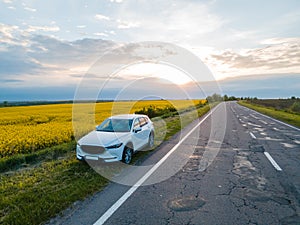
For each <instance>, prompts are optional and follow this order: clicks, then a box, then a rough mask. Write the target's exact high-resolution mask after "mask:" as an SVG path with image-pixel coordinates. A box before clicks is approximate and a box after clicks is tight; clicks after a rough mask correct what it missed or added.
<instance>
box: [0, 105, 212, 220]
mask: <svg viewBox="0 0 300 225" xmlns="http://www.w3.org/2000/svg"><path fill="white" fill-rule="evenodd" d="M105 104H112V103H111V102H110V103H97V106H96V114H97V118H96V122H97V123H100V122H101V121H102V120H103V119H105V118H106V117H107V116H109V111H110V112H111V108H109V105H105ZM119 104H120V105H123V109H124V111H126V109H127V108H128V105H129V106H130V107H132V111H131V112H135V111H140V110H148V109H149V108H151V110H152V111H151V110H150V111H149V112H153V111H154V113H156V117H155V118H153V121H154V126H155V127H156V129H157V130H158V131H160V129H159V126H164V127H166V128H167V129H166V130H165V133H164V134H163V135H160V134H159V133H158V134H156V140H155V141H156V143H161V142H162V141H163V140H166V139H169V138H170V137H171V136H172V135H174V134H175V133H176V132H178V131H179V130H181V129H182V128H183V127H184V126H186V125H187V124H189V123H190V122H192V121H193V120H194V119H196V118H197V117H198V116H201V115H203V114H205V113H206V112H208V111H209V110H210V106H212V105H213V106H214V105H216V104H217V103H214V104H211V105H209V104H207V103H206V100H195V101H193V102H192V103H191V101H185V100H182V101H181V100H180V101H174V102H169V101H165V100H161V101H143V102H138V103H136V104H135V105H134V106H132V104H131V103H130V102H120V103H119ZM174 105H175V107H176V110H174V109H172V108H171V106H174ZM105 107H106V108H109V109H107V112H106V108H105ZM71 109H72V107H71V105H69V104H63V105H43V106H28V107H7V108H1V109H0V110H2V111H1V115H2V118H0V128H1V131H0V132H2V133H1V136H0V138H1V143H0V144H2V147H3V146H5V145H6V146H7V145H8V146H9V147H8V148H2V147H1V148H0V153H1V155H0V156H1V157H0V193H1V198H0V224H41V223H44V222H46V221H47V220H49V219H50V218H51V217H53V216H55V215H56V214H58V213H59V212H61V211H62V210H63V209H65V208H67V207H69V206H71V205H72V204H73V203H74V202H76V201H78V200H82V199H84V198H86V197H87V196H90V195H92V194H93V193H95V192H98V191H100V190H102V189H103V188H104V187H105V186H106V185H107V184H108V182H109V181H108V180H107V179H105V178H104V177H102V176H100V175H99V174H98V173H96V172H95V171H94V170H93V169H92V168H91V167H90V166H89V165H87V164H85V163H82V162H79V161H77V160H76V156H75V146H76V141H75V140H74V135H73V134H72V132H66V130H69V129H71V128H72V127H71V124H72V110H71ZM121 111H122V110H121ZM100 112H102V114H100ZM147 112H148V111H147ZM120 113H121V112H120ZM157 115H159V116H157ZM162 121H163V123H162ZM94 122H95V121H94ZM58 123H61V124H62V125H61V126H60V127H58V126H57V124H58ZM41 124H42V125H44V126H47V129H48V130H53V131H56V134H57V135H62V136H63V135H65V137H66V138H65V139H63V140H61V141H60V142H47V143H48V145H45V144H43V145H39V143H38V142H39V141H42V142H43V141H44V139H43V137H42V138H39V137H40V136H41V135H43V134H44V133H43V132H39V131H38V128H39V126H40V125H41ZM53 125H55V126H53ZM7 126H11V127H14V128H15V129H12V128H10V129H6V128H7ZM25 127H27V129H26V132H23V130H22V129H23V128H24V129H25ZM30 128H31V129H30ZM47 129H46V130H47ZM91 129H93V127H91ZM3 130H4V131H3ZM7 130H9V131H10V132H13V133H14V134H7ZM49 133H51V134H55V132H52V131H51V132H49ZM2 135H3V136H4V137H3V136H2ZM5 135H9V136H5ZM28 137H30V138H31V140H33V141H32V142H30V144H28V145H26V144H22V145H17V144H16V143H22V141H21V140H23V141H24V143H26V138H28ZM52 137H53V139H56V140H59V139H57V136H55V135H54V136H52ZM6 138H10V140H9V141H8V140H7V139H6ZM162 139H163V140H162ZM18 141H19V142H18ZM156 145H157V144H156ZM19 146H21V147H19ZM26 146H27V147H26ZM3 149H5V150H3ZM148 153H149V152H141V153H138V154H137V155H136V156H135V158H136V159H139V158H142V157H143V156H145V155H146V154H148Z"/></svg>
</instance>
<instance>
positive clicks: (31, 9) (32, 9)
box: [24, 7, 36, 12]
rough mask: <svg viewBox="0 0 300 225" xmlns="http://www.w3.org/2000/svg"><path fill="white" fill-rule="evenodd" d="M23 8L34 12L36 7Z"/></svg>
mask: <svg viewBox="0 0 300 225" xmlns="http://www.w3.org/2000/svg"><path fill="white" fill-rule="evenodd" d="M24 9H25V10H27V11H30V12H36V9H34V8H30V7H24Z"/></svg>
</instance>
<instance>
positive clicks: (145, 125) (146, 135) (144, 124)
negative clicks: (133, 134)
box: [139, 117, 150, 146]
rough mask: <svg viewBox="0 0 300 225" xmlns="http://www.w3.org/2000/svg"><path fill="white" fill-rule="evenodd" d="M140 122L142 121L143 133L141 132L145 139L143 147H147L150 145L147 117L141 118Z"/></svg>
mask: <svg viewBox="0 0 300 225" xmlns="http://www.w3.org/2000/svg"><path fill="white" fill-rule="evenodd" d="M139 120H140V126H141V128H142V131H141V132H142V134H141V136H142V138H143V141H142V142H143V143H142V145H143V146H145V145H146V144H147V143H148V138H149V134H150V132H149V124H148V121H147V120H146V118H145V117H140V118H139Z"/></svg>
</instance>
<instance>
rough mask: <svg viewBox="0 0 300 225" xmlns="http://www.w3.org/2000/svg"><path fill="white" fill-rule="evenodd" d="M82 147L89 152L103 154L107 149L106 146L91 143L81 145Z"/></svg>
mask: <svg viewBox="0 0 300 225" xmlns="http://www.w3.org/2000/svg"><path fill="white" fill-rule="evenodd" d="M81 149H82V151H84V152H85V153H88V154H101V153H103V152H104V151H105V148H104V147H101V146H91V145H81Z"/></svg>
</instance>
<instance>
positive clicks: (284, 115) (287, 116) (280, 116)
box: [239, 101, 300, 128]
mask: <svg viewBox="0 0 300 225" xmlns="http://www.w3.org/2000/svg"><path fill="white" fill-rule="evenodd" d="M239 104H240V105H243V106H245V107H248V108H250V109H253V110H255V111H257V112H260V113H263V114H265V115H268V116H270V117H273V118H275V119H277V120H280V121H283V122H286V123H288V124H291V125H293V126H296V127H299V128H300V114H297V113H291V112H286V111H283V110H276V109H274V108H271V107H264V106H259V105H254V104H249V103H247V102H245V101H239Z"/></svg>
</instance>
